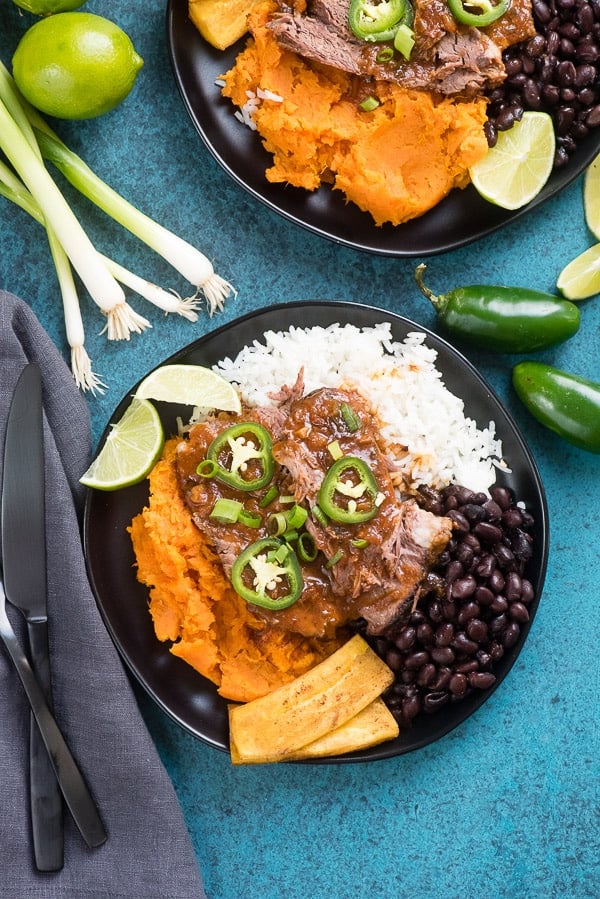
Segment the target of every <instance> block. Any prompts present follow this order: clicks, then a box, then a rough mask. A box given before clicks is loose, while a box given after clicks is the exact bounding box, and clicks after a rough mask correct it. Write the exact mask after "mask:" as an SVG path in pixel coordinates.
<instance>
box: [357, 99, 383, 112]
mask: <svg viewBox="0 0 600 899" xmlns="http://www.w3.org/2000/svg"><path fill="white" fill-rule="evenodd" d="M359 105H360V108H361V109H362V111H363V112H373V110H374V109H377V107H378V106H379V100H378V99H377V97H367V98H366V100H363V101H362V103H360V104H359Z"/></svg>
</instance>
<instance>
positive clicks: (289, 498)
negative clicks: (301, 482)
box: [279, 493, 296, 506]
mask: <svg viewBox="0 0 600 899" xmlns="http://www.w3.org/2000/svg"><path fill="white" fill-rule="evenodd" d="M279 502H280V503H281V504H282V506H288V505H290V504H291V503H295V502H296V497H295V496H294V495H293V494H292V493H285V494H283V496H280V497H279Z"/></svg>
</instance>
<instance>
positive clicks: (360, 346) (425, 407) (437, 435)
mask: <svg viewBox="0 0 600 899" xmlns="http://www.w3.org/2000/svg"><path fill="white" fill-rule="evenodd" d="M425 339H426V337H425V335H424V334H422V333H417V332H415V333H411V334H408V335H407V337H406V338H405V340H404V341H402V342H397V341H394V340H393V338H392V334H391V326H390V324H389V323H387V322H385V323H381V324H378V325H375V326H374V327H372V328H362V329H361V328H358V327H356V326H354V325H339V324H334V325H330V326H329V327H327V328H323V327H313V328H296V327H291V328H290V329H289V331H279V332H275V331H268V332H266V333H265V335H264V342H262V343H260V342H259V341H254V343H253V344H252V345H251V346H246V347H244V349H243V350H242V351H241V352H240V353H239V354H238V355H237V357H236V358H235V359H229V358H227V359H223V360H221V361H220V362H219V364H218V365H216V366H214V368H215V371H218V372H220V374H222V375H223V376H224V377H225V378H227V380H228V381H231V382H233V383H235V384H237V385H238V386H239V389H240V393H241V395H242V399H243V400H244V401H245V402H247V403H250V404H252V405H272V404H273V400H272V398H271V394H272V393H273V391H274V390H276V389H278V388H279V387H281V386H283V385H292V384H294V383H295V381H296V378H297V376H298V373H299V371H300V369H301V368H303V369H304V386H305V392H306V393H309V392H310V391H311V390H314V389H316V388H318V387H339V386H346V387H351V388H354V389H356V390H358V391H359V392H360V393H361V394H362V395H363V396H364V397H365V399H366V400H367V401H368V402H369V403H370V404H371V405H372V407H373V411H374V414H376V415H377V417H378V419H379V424H380V427H381V431H382V434H383V436H384V438H385V440H386V441H387V444H388V447H387V449H388V451H389V452H390V455H391V456H392V457H393V458H394V459H395V461H396V464H397V466H398V469H399V471H400V472H401V474H402V476H403V477H404V478H405V479H406V481H407V482H408V484H409V485H410V486H412V487H417V486H419V485H421V484H428V485H430V486H433V487H442V486H445V485H446V484H449V483H458V484H463V485H465V486H467V487H470V488H471V489H472V490H475V491H487V490H488V489H489V487H490V486H492V484H493V483H494V482H495V480H496V473H495V472H496V466H497V465H499V464H502V465H503V464H504V463H502V462H501V458H502V446H501V442H500V441H499V440H498V439H497V438H496V436H495V424H494V422H493V421H490V422H489V423H488V424H487V426H486V427H484V428H478V426H477V423H476V422H475V421H473V420H472V419H470V418H468V417H466V416H465V414H464V404H463V401H462V400H461V399H460V398H459V397H457V396H454V394H452V393H451V392H450V391H449V390H448V389H447V388H446V387H445V385H444V383H443V381H442V376H441V373H440V372H439V370H438V369H437V368H436V366H435V361H436V358H437V353H436V351H435V350H434V349H432V348H431V347H429V346H427V345H426V342H425Z"/></svg>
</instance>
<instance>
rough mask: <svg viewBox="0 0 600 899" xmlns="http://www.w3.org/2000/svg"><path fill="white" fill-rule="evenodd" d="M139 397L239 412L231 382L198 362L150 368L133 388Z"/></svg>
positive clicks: (238, 404)
mask: <svg viewBox="0 0 600 899" xmlns="http://www.w3.org/2000/svg"><path fill="white" fill-rule="evenodd" d="M135 395H136V397H137V398H138V399H140V400H162V401H163V402H166V403H181V404H183V405H188V406H199V407H200V408H201V409H219V410H220V411H222V412H241V410H242V406H241V402H240V395H239V393H238V391H237V389H236V388H235V387H234V385H233V384H230V383H229V381H228V380H227V379H226V378H224V377H223V376H222V375H220V374H218V373H217V372H214V371H212V369H210V368H204V367H203V366H201V365H163V366H162V367H161V368H156V369H155V370H154V371H153V372H150V374H149V375H148V377H147V378H144V380H143V381H142V383H141V384H140V386H139V387H138V389H137V390H136V392H135Z"/></svg>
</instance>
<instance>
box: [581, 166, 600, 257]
mask: <svg viewBox="0 0 600 899" xmlns="http://www.w3.org/2000/svg"><path fill="white" fill-rule="evenodd" d="M583 211H584V214H585V221H586V224H587V226H588V228H589V229H590V231H591V232H592V234H593V235H594V237H596V238H597V239H598V240H600V156H596V158H595V159H594V160H593V162H592V163H590V165H589V166H588V167H587V169H586V172H585V175H584V176H583Z"/></svg>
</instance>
